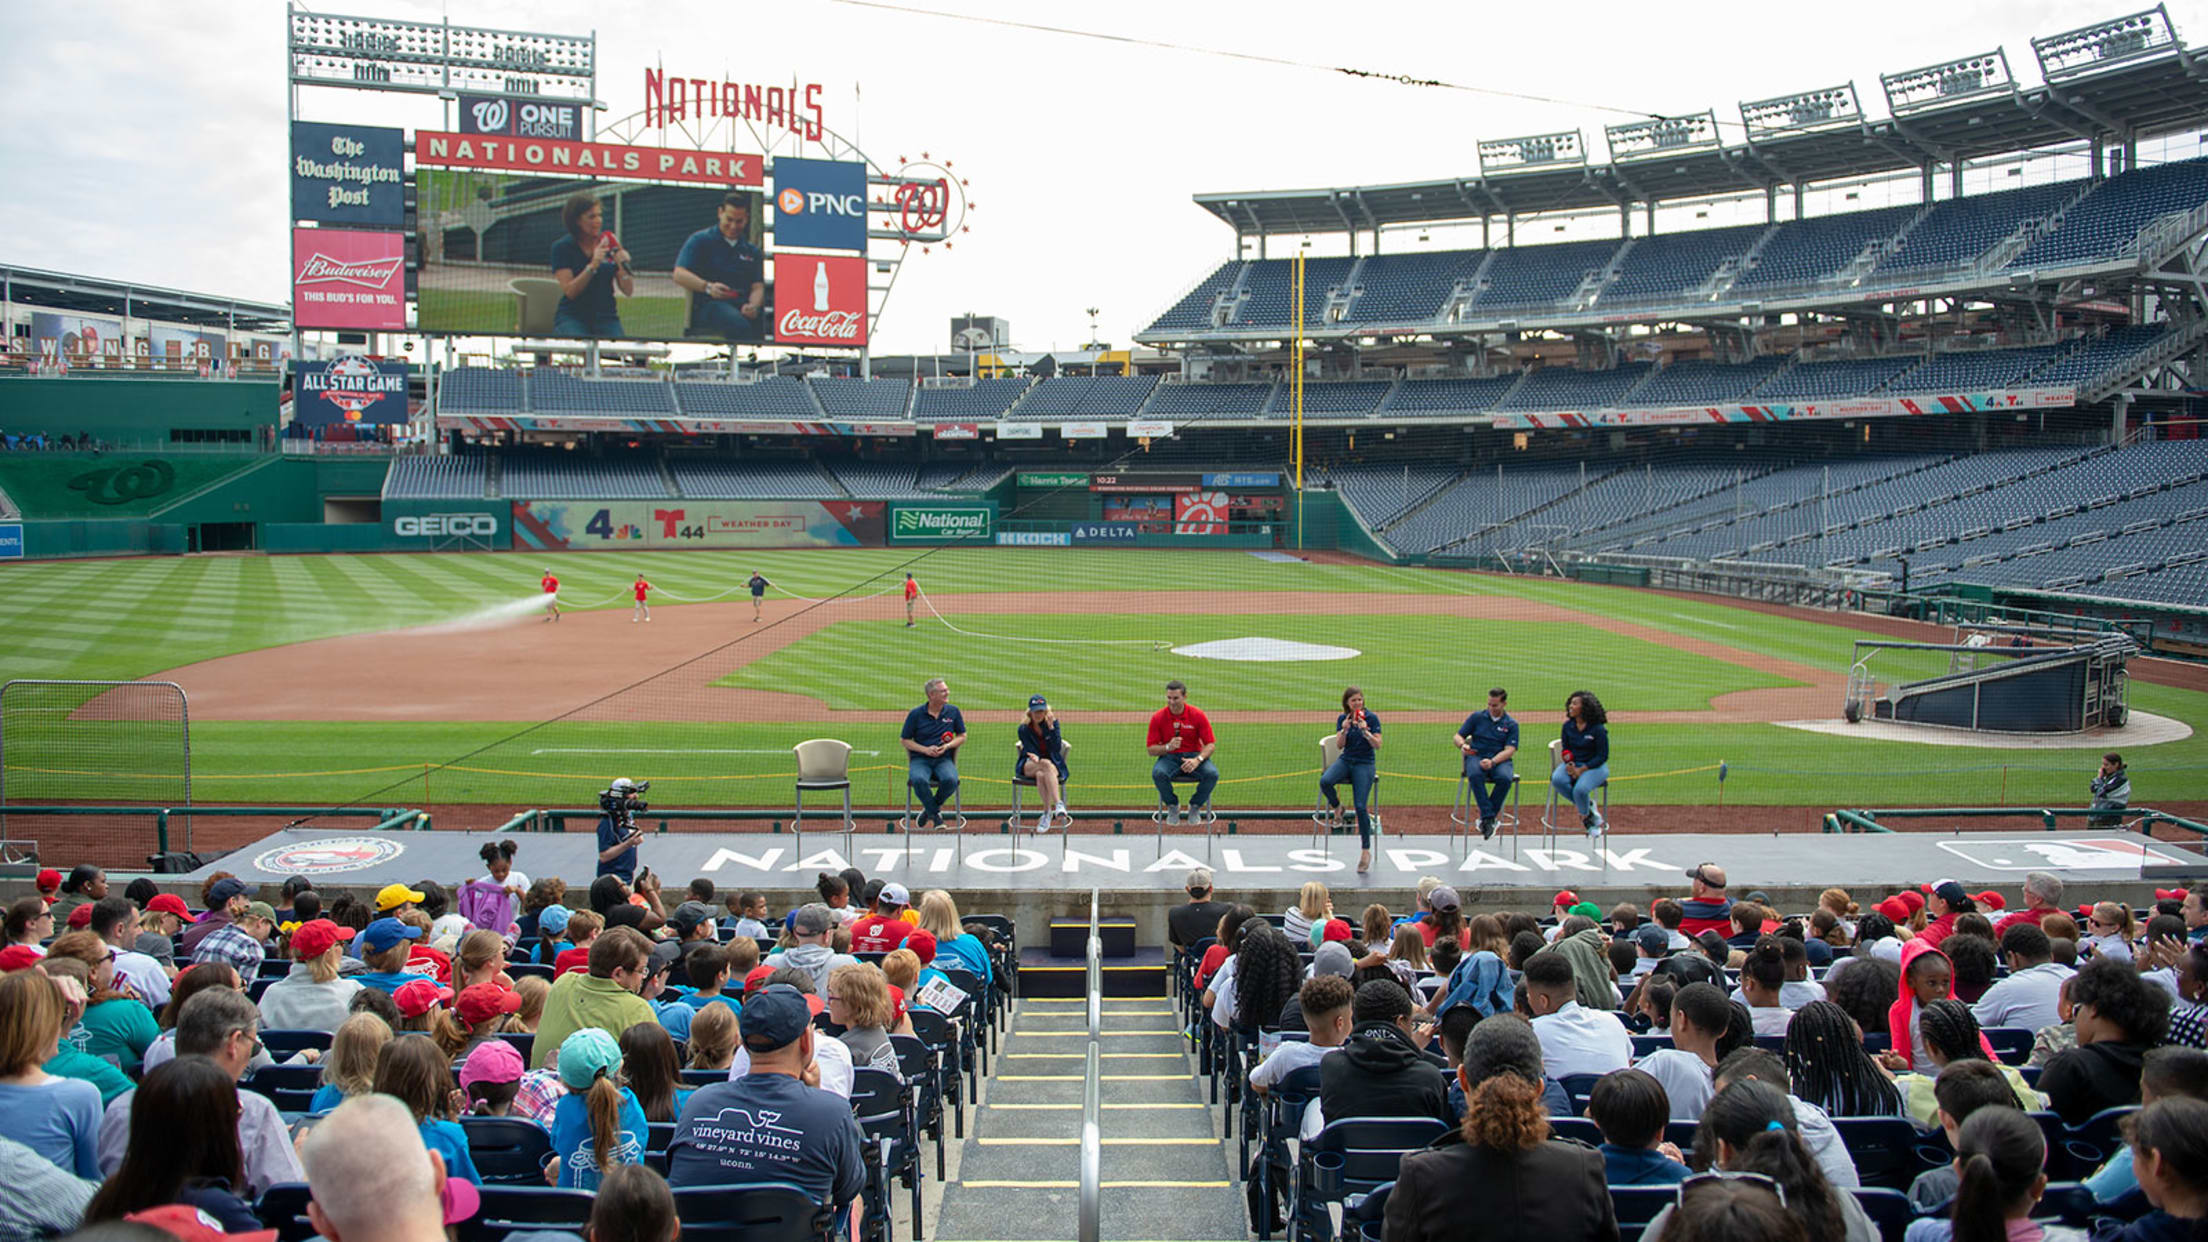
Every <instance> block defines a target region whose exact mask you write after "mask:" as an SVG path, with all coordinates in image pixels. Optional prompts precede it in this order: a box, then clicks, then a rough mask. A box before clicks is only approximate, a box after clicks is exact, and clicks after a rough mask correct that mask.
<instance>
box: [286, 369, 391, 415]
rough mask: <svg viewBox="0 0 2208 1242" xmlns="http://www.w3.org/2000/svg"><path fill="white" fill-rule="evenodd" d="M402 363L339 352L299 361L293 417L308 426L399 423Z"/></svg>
mask: <svg viewBox="0 0 2208 1242" xmlns="http://www.w3.org/2000/svg"><path fill="white" fill-rule="evenodd" d="M406 373H407V366H406V364H405V363H403V362H384V361H380V360H374V359H368V358H363V357H361V356H360V355H359V354H341V355H339V356H338V357H337V358H335V359H333V360H331V361H329V362H302V363H300V364H299V367H298V374H299V386H298V389H297V400H295V401H294V402H293V403H292V421H294V422H298V423H304V424H305V425H307V426H309V427H327V426H330V425H331V424H333V423H403V422H405V421H406V419H407V410H406Z"/></svg>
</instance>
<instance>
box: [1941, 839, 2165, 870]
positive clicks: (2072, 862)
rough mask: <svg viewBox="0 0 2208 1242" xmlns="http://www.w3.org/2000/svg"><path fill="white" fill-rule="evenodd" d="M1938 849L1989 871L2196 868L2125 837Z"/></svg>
mask: <svg viewBox="0 0 2208 1242" xmlns="http://www.w3.org/2000/svg"><path fill="white" fill-rule="evenodd" d="M1939 845H1940V848H1941V849H1943V850H1946V851H1947V852H1948V853H1950V854H1953V855H1955V856H1956V857H1957V858H1960V859H1962V860H1963V861H1964V862H1967V863H1971V864H1974V865H1976V866H1979V867H1983V868H1985V869H1986V870H1988V871H2052V872H2055V873H2057V874H2061V873H2062V872H2066V871H2124V872H2129V873H2131V874H2133V875H2136V874H2138V873H2139V871H2140V869H2141V868H2143V867H2182V866H2187V865H2189V864H2192V863H2194V862H2197V861H2198V860H2196V859H2193V858H2189V857H2187V856H2185V855H2184V854H2182V853H2178V852H2176V851H2175V850H2174V849H2169V848H2158V847H2156V846H2154V845H2151V844H2149V843H2148V842H2146V841H2144V840H2135V839H2132V838H2128V837H2091V838H2085V839H2081V840H2063V839H2061V838H2059V837H2000V838H1994V839H1991V840H1962V841H1942V842H1940V843H1939Z"/></svg>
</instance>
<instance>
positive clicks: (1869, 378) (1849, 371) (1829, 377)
mask: <svg viewBox="0 0 2208 1242" xmlns="http://www.w3.org/2000/svg"><path fill="white" fill-rule="evenodd" d="M1921 361H1923V359H1922V357H1921V356H1919V355H1903V356H1899V357H1886V358H1847V359H1841V360H1839V361H1834V362H1804V363H1798V364H1796V365H1794V366H1791V367H1788V368H1787V369H1786V370H1783V371H1781V372H1779V373H1778V374H1776V375H1774V376H1772V377H1771V378H1770V379H1768V380H1766V381H1764V383H1763V384H1762V385H1761V386H1760V387H1758V388H1757V389H1756V400H1758V401H1777V400H1782V399H1783V400H1806V401H1832V400H1837V399H1839V398H1842V397H1865V396H1869V395H1870V394H1872V393H1875V392H1880V391H1883V390H1884V389H1885V388H1886V387H1887V386H1888V385H1890V384H1892V383H1893V382H1894V381H1895V380H1897V379H1900V378H1901V377H1902V376H1903V375H1904V374H1906V373H1907V372H1908V371H1909V370H1910V368H1912V367H1914V366H1916V365H1917V364H1918V363H1919V362H1921Z"/></svg>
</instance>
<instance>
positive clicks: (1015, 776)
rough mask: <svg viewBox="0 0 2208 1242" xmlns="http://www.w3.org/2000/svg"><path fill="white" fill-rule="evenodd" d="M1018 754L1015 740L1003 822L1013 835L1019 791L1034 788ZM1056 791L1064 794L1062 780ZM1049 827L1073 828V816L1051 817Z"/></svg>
mask: <svg viewBox="0 0 2208 1242" xmlns="http://www.w3.org/2000/svg"><path fill="white" fill-rule="evenodd" d="M1058 746H1059V749H1061V750H1066V751H1071V750H1072V749H1073V743H1071V742H1066V741H1061V742H1059V743H1058ZM1020 754H1021V751H1020V743H1019V742H1018V740H1017V739H1015V740H1014V741H1013V743H1012V763H1013V765H1014V767H1013V770H1012V817H1011V818H1010V819H1007V820H1005V821H1004V826H1005V828H1006V829H1008V830H1009V831H1011V832H1012V833H1014V834H1015V835H1016V834H1018V832H1019V831H1020V791H1021V790H1022V789H1033V788H1035V778H1034V777H1032V776H1022V775H1021V774H1020V771H1019V769H1020V767H1022V766H1025V765H1023V764H1021V763H1020ZM906 788H907V790H908V791H909V790H910V788H911V787H910V786H907V787H906ZM1058 789H1059V792H1060V793H1063V792H1065V781H1064V780H1060V782H1059V784H1058ZM1043 809H1044V810H1049V809H1050V808H1048V807H1045V808H1043ZM1050 826H1051V827H1053V828H1071V827H1072V826H1073V815H1072V814H1071V813H1070V812H1069V813H1068V814H1066V815H1063V816H1060V815H1053V816H1051V819H1050Z"/></svg>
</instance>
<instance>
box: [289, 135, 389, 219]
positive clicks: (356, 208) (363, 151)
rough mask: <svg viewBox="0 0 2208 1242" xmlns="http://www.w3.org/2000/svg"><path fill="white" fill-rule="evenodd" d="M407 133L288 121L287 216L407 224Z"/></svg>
mask: <svg viewBox="0 0 2208 1242" xmlns="http://www.w3.org/2000/svg"><path fill="white" fill-rule="evenodd" d="M405 163H406V134H405V133H404V132H403V131H401V130H396V129H391V128H388V127H385V126H381V125H325V124H323V123H321V122H319V121H293V122H292V123H291V218H292V219H294V220H313V221H316V222H318V223H321V224H359V225H366V226H368V227H370V228H386V229H395V228H400V227H403V226H404V225H405V223H406V184H405V182H404V181H403V180H402V178H403V177H404V176H405Z"/></svg>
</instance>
